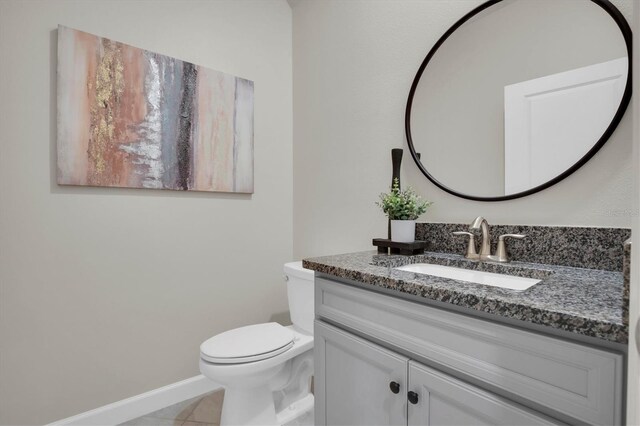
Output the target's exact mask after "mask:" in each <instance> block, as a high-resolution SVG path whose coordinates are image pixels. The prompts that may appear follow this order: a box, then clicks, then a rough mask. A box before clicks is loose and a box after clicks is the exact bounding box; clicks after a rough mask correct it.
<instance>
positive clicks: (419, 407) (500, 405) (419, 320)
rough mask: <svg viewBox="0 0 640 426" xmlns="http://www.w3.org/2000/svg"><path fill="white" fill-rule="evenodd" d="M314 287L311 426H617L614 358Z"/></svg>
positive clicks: (387, 300)
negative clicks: (314, 399)
mask: <svg viewBox="0 0 640 426" xmlns="http://www.w3.org/2000/svg"><path fill="white" fill-rule="evenodd" d="M315 286H316V293H315V304H316V307H315V311H316V323H315V344H314V345H315V349H314V350H315V398H316V408H315V416H316V424H317V425H407V424H408V425H483V424H486V425H544V424H567V423H568V424H592V425H619V424H621V423H622V420H621V412H622V399H623V369H624V367H623V356H622V354H621V353H618V352H615V351H609V350H604V349H600V348H596V347H593V346H590V345H585V344H582V343H576V342H573V341H567V340H564V339H559V338H556V337H551V336H547V335H543V334H539V333H535V332H531V331H528V330H524V329H519V328H514V327H510V326H506V325H503V324H499V323H495V322H492V321H487V320H482V319H478V318H476V317H471V316H467V315H463V314H461V313H455V312H451V311H448V310H443V309H438V308H435V307H432V306H428V305H424V304H421V303H416V302H412V301H408V300H405V299H400V298H396V297H392V296H389V295H386V294H380V293H377V292H373V291H370V290H366V289H363V288H360V287H355V286H352V285H348V284H344V283H341V282H335V281H333V280H330V279H326V278H323V277H316V279H315ZM396 385H397V386H396ZM396 391H397V393H396Z"/></svg>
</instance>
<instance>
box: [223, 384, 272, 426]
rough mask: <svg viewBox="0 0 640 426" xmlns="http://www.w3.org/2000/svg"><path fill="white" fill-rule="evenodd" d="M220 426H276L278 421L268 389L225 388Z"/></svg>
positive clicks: (263, 387)
mask: <svg viewBox="0 0 640 426" xmlns="http://www.w3.org/2000/svg"><path fill="white" fill-rule="evenodd" d="M220 424H221V425H277V424H278V419H277V416H276V410H275V406H274V404H273V397H272V396H271V390H270V389H269V387H268V386H260V387H256V388H253V389H234V388H225V390H224V403H223V404H222V417H221V418H220Z"/></svg>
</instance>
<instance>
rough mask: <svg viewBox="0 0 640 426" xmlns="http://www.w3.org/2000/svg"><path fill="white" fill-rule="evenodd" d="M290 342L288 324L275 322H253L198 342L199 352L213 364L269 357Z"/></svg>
mask: <svg viewBox="0 0 640 426" xmlns="http://www.w3.org/2000/svg"><path fill="white" fill-rule="evenodd" d="M293 344H294V333H293V332H292V331H291V330H290V329H289V328H286V327H283V326H281V325H280V324H278V323H275V322H270V323H265V324H254V325H248V326H246V327H240V328H236V329H233V330H229V331H225V332H224V333H220V334H218V335H216V336H213V337H212V338H210V339H208V340H207V341H205V342H204V343H203V344H202V345H200V356H201V357H202V359H203V360H205V361H207V362H211V363H215V364H240V363H247V362H255V361H260V360H264V359H267V358H272V357H274V356H276V355H279V354H281V353H283V352H286V351H287V350H289V349H291V347H292V346H293Z"/></svg>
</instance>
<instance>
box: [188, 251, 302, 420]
mask: <svg viewBox="0 0 640 426" xmlns="http://www.w3.org/2000/svg"><path fill="white" fill-rule="evenodd" d="M284 273H285V279H286V280H287V296H288V299H289V310H290V312H291V321H292V323H293V325H290V326H287V327H284V326H282V325H280V324H277V323H264V324H254V325H249V326H246V327H240V328H236V329H233V330H229V331H225V332H224V333H221V334H218V335H216V336H213V337H212V338H210V339H208V340H206V341H205V342H204V343H202V345H201V346H200V371H201V372H202V374H203V375H204V376H206V377H208V378H210V379H211V380H213V381H214V382H216V383H218V384H220V385H221V386H223V387H224V389H225V394H224V402H223V405H222V417H221V419H220V424H221V425H223V426H224V425H284V424H288V423H291V422H293V421H295V420H296V419H299V418H302V417H305V418H307V417H309V418H312V416H309V414H310V413H311V412H312V410H313V395H312V394H311V392H310V381H311V376H312V375H313V316H314V314H313V271H310V270H308V269H304V268H302V262H292V263H287V264H285V265H284Z"/></svg>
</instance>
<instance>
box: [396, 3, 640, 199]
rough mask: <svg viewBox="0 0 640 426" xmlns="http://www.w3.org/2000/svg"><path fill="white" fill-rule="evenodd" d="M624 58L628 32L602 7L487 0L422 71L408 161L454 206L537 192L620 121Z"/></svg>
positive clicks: (626, 74) (412, 107)
mask: <svg viewBox="0 0 640 426" xmlns="http://www.w3.org/2000/svg"><path fill="white" fill-rule="evenodd" d="M630 58H631V29H630V28H629V25H628V23H627V22H626V20H625V19H624V17H623V16H622V14H621V13H620V11H619V10H618V9H617V8H616V7H615V6H613V5H612V4H611V3H610V2H609V1H606V0H535V1H533V0H494V1H488V2H486V3H484V4H482V5H481V6H479V7H477V8H476V9H474V10H472V11H471V12H469V13H468V14H467V15H465V16H464V17H462V18H461V19H460V20H459V21H458V22H456V23H455V24H454V25H453V27H451V28H450V29H449V30H448V31H447V33H445V34H444V35H443V36H442V37H441V38H440V40H438V42H437V43H436V44H435V46H434V47H433V48H432V49H431V51H430V52H429V53H428V55H427V57H426V58H425V60H424V61H423V62H422V65H421V66H420V68H419V70H418V73H417V75H416V77H415V79H414V81H413V85H412V86H411V91H410V93H409V100H408V102H407V110H406V117H405V127H406V134H407V141H408V143H409V149H410V151H411V154H412V156H413V158H414V160H415V161H416V164H418V167H419V168H420V170H422V172H423V173H424V174H425V176H426V177H427V178H429V179H430V180H431V181H432V182H433V183H434V184H436V185H437V186H439V187H440V188H442V189H443V190H445V191H447V192H449V193H451V194H454V195H457V196H460V197H463V198H468V199H472V200H479V201H498V200H509V199H513V198H518V197H522V196H525V195H529V194H532V193H534V192H537V191H540V190H542V189H545V188H547V187H549V186H551V185H553V184H555V183H557V182H559V181H560V180H562V179H564V178H565V177H567V176H569V175H570V174H571V173H573V172H574V171H576V170H577V169H578V168H579V167H580V166H582V165H583V164H584V163H586V162H587V161H588V160H589V159H590V158H591V157H592V156H593V155H594V154H595V153H596V152H597V151H598V149H600V147H601V146H602V145H603V144H604V143H605V142H606V141H607V139H608V138H609V136H610V135H611V133H612V132H613V130H614V129H615V127H616V126H617V125H618V123H619V122H620V119H621V118H622V115H623V114H624V111H625V109H626V108H627V105H628V104H629V99H630V98H631V73H630V66H629V64H630ZM417 153H420V154H421V156H420V158H418V157H419V156H418V155H417Z"/></svg>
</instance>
